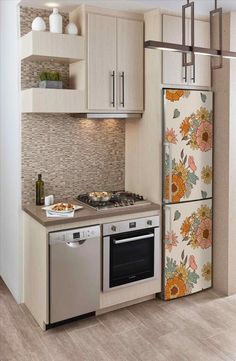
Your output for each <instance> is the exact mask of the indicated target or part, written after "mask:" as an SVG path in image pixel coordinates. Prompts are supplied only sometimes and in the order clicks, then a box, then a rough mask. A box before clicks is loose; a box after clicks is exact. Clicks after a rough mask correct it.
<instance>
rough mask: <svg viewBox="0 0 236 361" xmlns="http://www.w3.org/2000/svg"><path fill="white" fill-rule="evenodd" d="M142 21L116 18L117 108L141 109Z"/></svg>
mask: <svg viewBox="0 0 236 361" xmlns="http://www.w3.org/2000/svg"><path fill="white" fill-rule="evenodd" d="M143 53H144V50H143V22H142V21H136V20H127V19H121V18H118V19H117V108H118V109H119V110H130V111H133V110H134V111H136V110H137V111H140V110H143Z"/></svg>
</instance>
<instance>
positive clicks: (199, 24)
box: [162, 15, 211, 87]
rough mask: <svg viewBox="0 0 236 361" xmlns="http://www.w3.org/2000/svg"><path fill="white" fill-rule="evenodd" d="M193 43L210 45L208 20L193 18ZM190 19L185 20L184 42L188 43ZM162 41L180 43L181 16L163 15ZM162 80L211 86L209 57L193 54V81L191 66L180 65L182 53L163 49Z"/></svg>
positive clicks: (165, 82)
mask: <svg viewBox="0 0 236 361" xmlns="http://www.w3.org/2000/svg"><path fill="white" fill-rule="evenodd" d="M194 24H195V45H196V46H200V47H206V48H207V47H210V25H209V22H206V21H202V20H195V23H194ZM190 36H191V30H190V20H189V19H187V21H186V43H187V44H189V43H190ZM163 41H166V42H170V43H177V44H182V18H181V17H177V16H171V15H163ZM162 82H163V84H173V85H195V86H206V87H210V86H211V70H210V57H209V56H203V55H197V54H196V55H195V81H194V68H193V66H189V67H186V69H185V68H184V67H182V54H181V53H177V52H170V51H168V52H167V51H163V56H162Z"/></svg>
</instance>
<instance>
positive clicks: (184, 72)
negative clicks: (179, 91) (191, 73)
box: [182, 66, 187, 83]
mask: <svg viewBox="0 0 236 361" xmlns="http://www.w3.org/2000/svg"><path fill="white" fill-rule="evenodd" d="M182 79H183V80H184V82H185V83H187V67H186V66H183V67H182Z"/></svg>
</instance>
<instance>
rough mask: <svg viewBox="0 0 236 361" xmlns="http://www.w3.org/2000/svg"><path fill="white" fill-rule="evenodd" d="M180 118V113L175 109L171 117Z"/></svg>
mask: <svg viewBox="0 0 236 361" xmlns="http://www.w3.org/2000/svg"><path fill="white" fill-rule="evenodd" d="M179 116H180V111H179V110H178V109H175V110H174V115H173V118H174V119H175V118H178V117H179Z"/></svg>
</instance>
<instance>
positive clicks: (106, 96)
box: [88, 14, 116, 110]
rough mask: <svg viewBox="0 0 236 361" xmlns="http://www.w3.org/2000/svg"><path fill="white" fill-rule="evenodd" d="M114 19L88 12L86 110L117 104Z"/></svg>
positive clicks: (111, 106)
mask: <svg viewBox="0 0 236 361" xmlns="http://www.w3.org/2000/svg"><path fill="white" fill-rule="evenodd" d="M115 85H116V18H115V17H110V16H103V15H97V14H88V109H91V110H92V109H94V110H104V109H106V110H111V109H114V108H115V107H116V99H115V95H116V91H115Z"/></svg>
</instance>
